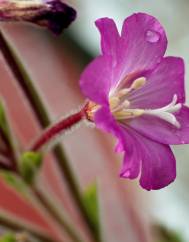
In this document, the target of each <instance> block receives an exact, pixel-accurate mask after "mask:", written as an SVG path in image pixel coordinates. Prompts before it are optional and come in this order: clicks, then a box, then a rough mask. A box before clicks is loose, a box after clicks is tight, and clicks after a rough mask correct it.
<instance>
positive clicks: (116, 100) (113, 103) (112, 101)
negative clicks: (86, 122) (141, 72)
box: [109, 97, 120, 109]
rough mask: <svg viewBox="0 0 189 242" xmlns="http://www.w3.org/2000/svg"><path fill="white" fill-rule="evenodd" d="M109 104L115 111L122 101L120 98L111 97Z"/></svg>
mask: <svg viewBox="0 0 189 242" xmlns="http://www.w3.org/2000/svg"><path fill="white" fill-rule="evenodd" d="M109 103H110V108H111V109H114V108H116V107H117V106H118V105H119V103H120V99H119V97H111V98H110V100H109Z"/></svg>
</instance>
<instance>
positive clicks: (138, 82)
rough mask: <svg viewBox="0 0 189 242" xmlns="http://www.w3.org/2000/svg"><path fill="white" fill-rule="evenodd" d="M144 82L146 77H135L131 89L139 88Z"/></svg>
mask: <svg viewBox="0 0 189 242" xmlns="http://www.w3.org/2000/svg"><path fill="white" fill-rule="evenodd" d="M145 83H146V78H145V77H139V78H137V79H136V80H135V81H134V82H133V83H132V85H131V87H130V88H131V89H135V90H136V89H139V88H141V87H142V86H144V85H145Z"/></svg>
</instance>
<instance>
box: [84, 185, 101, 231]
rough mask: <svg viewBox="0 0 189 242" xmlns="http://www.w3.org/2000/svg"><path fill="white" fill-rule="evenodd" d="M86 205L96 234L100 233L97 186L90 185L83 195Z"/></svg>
mask: <svg viewBox="0 0 189 242" xmlns="http://www.w3.org/2000/svg"><path fill="white" fill-rule="evenodd" d="M83 200H84V204H85V206H86V210H87V212H88V215H89V217H90V218H91V222H92V223H93V225H94V227H95V229H96V232H97V233H99V207H98V194H97V186H96V184H92V185H90V186H89V187H88V188H87V189H86V191H85V192H84V194H83Z"/></svg>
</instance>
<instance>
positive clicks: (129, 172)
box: [95, 107, 176, 190]
mask: <svg viewBox="0 0 189 242" xmlns="http://www.w3.org/2000/svg"><path fill="white" fill-rule="evenodd" d="M95 123H96V125H97V127H98V128H100V129H102V130H104V131H106V132H109V133H112V134H113V135H114V136H115V137H117V138H118V140H119V151H121V150H122V151H124V152H125V155H124V161H123V166H122V169H121V174H120V176H121V177H123V178H129V179H134V178H136V177H138V175H139V173H140V170H141V178H140V184H141V186H142V187H143V188H145V189H147V190H151V189H160V188H163V187H165V186H167V185H168V184H169V183H171V182H173V181H174V179H175V177H176V163H175V158H174V156H173V154H172V152H171V149H170V148H169V146H167V145H164V144H160V143H157V142H154V141H153V140H150V139H148V138H145V137H144V136H142V135H140V134H139V133H138V132H136V131H135V130H133V129H131V128H130V127H128V126H127V127H126V126H123V125H121V124H119V123H117V122H116V121H115V119H114V118H113V116H112V115H111V113H110V112H109V110H108V107H103V108H101V109H100V110H98V111H97V113H96V115H95Z"/></svg>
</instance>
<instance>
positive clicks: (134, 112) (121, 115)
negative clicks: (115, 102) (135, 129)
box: [114, 109, 144, 120]
mask: <svg viewBox="0 0 189 242" xmlns="http://www.w3.org/2000/svg"><path fill="white" fill-rule="evenodd" d="M143 113H144V110H143V109H127V110H121V111H118V112H114V116H115V117H116V119H117V120H122V119H129V118H134V117H137V116H140V115H142V114H143Z"/></svg>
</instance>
